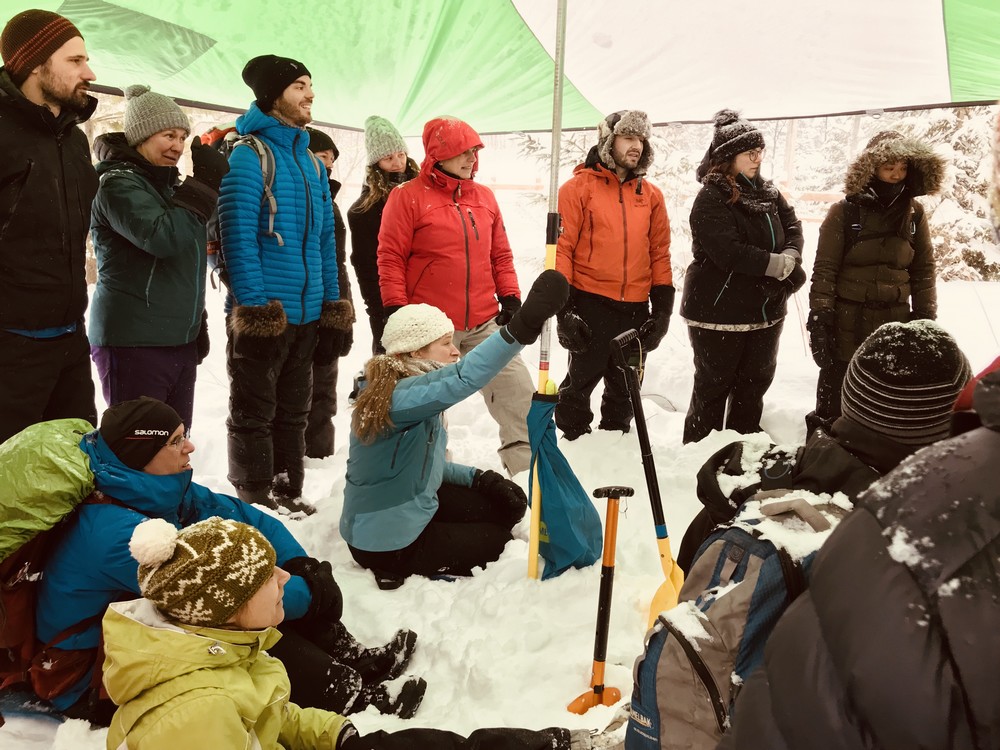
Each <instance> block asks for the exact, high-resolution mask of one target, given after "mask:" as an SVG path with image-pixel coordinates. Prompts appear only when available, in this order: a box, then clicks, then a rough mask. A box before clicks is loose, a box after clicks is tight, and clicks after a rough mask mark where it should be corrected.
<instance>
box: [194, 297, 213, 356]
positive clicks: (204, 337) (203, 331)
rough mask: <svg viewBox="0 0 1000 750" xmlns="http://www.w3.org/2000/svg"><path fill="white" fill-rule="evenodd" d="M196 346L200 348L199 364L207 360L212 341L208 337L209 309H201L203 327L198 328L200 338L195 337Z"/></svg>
mask: <svg viewBox="0 0 1000 750" xmlns="http://www.w3.org/2000/svg"><path fill="white" fill-rule="evenodd" d="M195 346H197V348H198V364H199V365H200V364H201V363H202V362H204V361H205V357H207V356H208V352H209V350H210V349H211V348H212V342H211V341H209V339H208V310H202V311H201V328H199V329H198V338H196V339H195Z"/></svg>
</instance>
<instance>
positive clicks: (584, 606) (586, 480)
mask: <svg viewBox="0 0 1000 750" xmlns="http://www.w3.org/2000/svg"><path fill="white" fill-rule="evenodd" d="M498 197H499V198H500V200H501V202H502V206H503V210H504V213H505V218H506V221H507V228H508V231H509V233H510V234H511V239H512V243H513V245H514V247H515V259H516V264H517V268H518V273H519V276H520V279H521V286H522V289H524V290H527V288H528V286H529V285H530V283H531V280H532V279H533V278H534V276H535V275H536V274H537V273H538V272H539V271H540V270H541V268H542V255H543V251H544V248H543V242H544V211H545V209H544V206H541V205H539V204H538V203H537V202H531V201H529V200H527V199H526V197H525V196H524V195H522V194H520V193H513V192H509V193H506V192H505V193H501V194H500V195H499V196H498ZM351 200H353V193H352V194H350V195H348V196H346V197H345V196H342V198H341V201H340V202H341V205H342V206H344V207H346V206H347V205H349V204H350V202H351ZM816 231H817V224H815V223H809V224H807V226H806V265H807V266H808V265H809V264H810V262H811V261H810V258H811V255H812V253H813V252H814V251H815V247H816ZM685 251H686V248H680V247H678V248H676V254H675V257H684V256H685V255H686V252H685ZM681 267H683V266H681ZM938 292H939V304H940V316H939V322H940V323H941V324H942V325H944V326H945V327H946V328H947V329H948V330H949V331H950V332H951V333H952V334H953V335H954V336H955V337H956V339H957V340H958V342H959V344H960V345H961V346H962V348H963V349H964V350H965V352H966V354H967V355H968V357H969V360H970V362H971V363H972V367H973V369H974V370H979V369H981V368H982V367H984V366H985V365H986V364H987V363H989V362H990V361H991V360H992V359H993V358H994V357H995V356H996V355H997V354H998V353H1000V339H998V334H997V327H998V326H1000V316H998V315H997V313H996V312H995V311H997V310H1000V285H996V284H983V283H971V282H953V283H949V284H939V287H938ZM208 307H209V321H210V323H211V327H212V352H211V354H210V355H209V357H208V358H207V359H206V361H205V363H204V364H203V365H202V367H201V368H200V371H199V375H198V388H197V397H196V402H195V415H196V416H195V420H194V425H193V434H192V439H193V440H194V442H195V444H196V446H197V452H196V453H195V454H194V456H193V460H192V464H193V465H194V467H195V479H196V481H199V482H201V483H203V484H206V485H208V486H209V487H211V488H213V489H216V490H219V491H223V492H232V488H231V487H230V485H229V483H228V482H227V480H226V431H225V419H226V415H227V398H228V383H227V379H226V368H225V351H224V349H225V347H224V341H225V333H224V329H223V314H222V295H221V294H219V293H216V292H213V291H212V290H211V289H210V290H209V295H208ZM807 311H808V300H807V295H806V289H803V290H802V291H800V292H799V294H798V295H797V296H796V298H795V300H794V301H793V302H791V304H790V306H789V315H788V318H787V319H786V325H785V330H784V333H783V338H782V342H781V350H780V355H779V365H778V373H777V377H776V379H775V382H774V384H773V386H772V387H771V390H770V392H769V393H768V396H767V399H766V401H765V408H764V418H763V427H764V429H765V430H766V431H767V433H768V434H769V436H770V439H771V440H772V441H774V442H776V443H779V444H788V443H795V442H801V441H802V440H803V439H804V436H805V427H804V422H803V416H804V415H805V414H806V412H808V411H809V410H810V409H811V408H812V406H813V400H814V390H815V382H816V372H817V370H816V367H815V365H814V364H813V362H812V359H811V357H810V355H809V353H808V346H807V340H806V334H805V328H804V322H805V316H806V314H807ZM359 317H361V318H362V320H359V322H358V324H357V326H356V327H355V336H356V341H355V346H354V349H353V351H352V352H351V354H350V355H349V356H348V357H347V358H345V359H344V360H341V364H340V387H339V389H338V397H339V401H340V407H341V408H340V413H339V414H338V416H337V418H336V428H337V443H336V444H337V452H336V454H335V455H334V456H332V457H330V458H328V459H324V460H313V459H307V462H306V467H307V472H306V486H305V495H306V496H307V497H308V498H309V499H310V500H312V501H314V502H315V504H316V505H317V507H318V508H319V511H318V512H317V513H316V514H315V515H314V516H312V517H310V518H307V519H305V520H300V521H290V522H288V523H289V525H290V527H291V528H292V529H293V531H294V533H295V534H296V536H297V537H298V538H299V539H300V540H301V541H302V543H303V544H304V546H305V547H306V549H307V550H308V551H309V552H310V553H311V554H313V555H315V556H316V557H320V558H326V559H329V560H331V561H332V562H333V566H334V573H335V575H336V576H337V580H338V581H339V583H340V585H341V587H342V589H343V591H344V597H345V601H346V604H345V610H344V621H345V622H346V623H347V625H348V626H349V628H350V629H351V630H352V631H353V632H354V633H355V634H356V635H357V636H358V637H359V638H360V639H361V640H362V641H365V642H367V643H369V644H376V643H382V642H384V641H385V640H387V639H388V638H389V637H390V636H391V635H392V633H393V632H394V631H395V630H396V628H398V627H408V628H411V629H413V630H415V631H416V632H417V633H418V634H419V641H418V646H417V650H416V653H415V655H414V657H413V660H412V662H411V665H410V671H411V672H412V673H414V674H419V675H422V676H423V677H424V678H426V680H427V682H428V689H427V695H426V698H425V700H424V703H423V705H422V706H421V708H420V710H419V712H418V713H417V715H416V717H415V718H413V719H412V720H410V721H408V722H404V721H400V720H398V719H396V718H392V717H384V716H381V715H379V714H378V713H376V712H375V710H374V709H368V710H367V711H365V712H364V713H362V714H359V715H356V716H354V717H353V720H354V722H355V723H356V725H357V726H358V728H359V729H360V730H361V731H362V732H367V731H371V730H375V729H386V730H393V729H400V728H404V727H414V726H422V727H439V728H445V729H450V730H454V731H457V732H463V733H465V732H469V731H470V730H472V729H474V728H476V727H480V726H524V727H529V728H542V727H547V726H567V727H592V728H596V727H603V726H604V725H605V724H606V723H607V722H608V721H609V720H610V718H611V717H612V714H613V709H612V708H603V707H600V708H595V709H592V710H591V711H590V712H589V713H587V714H586V715H584V716H576V715H574V714H571V713H569V712H568V711H567V710H566V705H567V704H568V703H569V702H570V701H571V700H572V699H573V698H575V697H576V696H578V695H579V694H580V693H582V692H584V691H586V690H587V689H588V688H589V683H590V668H591V664H592V660H593V648H594V625H595V621H596V613H597V592H598V585H599V580H600V565H595V566H592V567H590V568H588V569H586V570H571V571H569V572H567V573H565V574H564V575H562V576H560V577H559V578H556V579H554V580H551V581H546V582H544V583H542V582H540V581H533V580H528V579H527V577H526V569H527V549H528V546H527V522H526V521H524V522H522V525H521V526H520V527H519V528H518V529H517V530H516V531H517V538H516V539H515V540H514V541H513V542H511V543H510V544H509V545H508V546H507V549H506V550H505V552H504V555H503V557H502V558H501V559H500V560H499V561H498V562H497V563H495V564H493V565H491V566H489V567H488V568H487V569H486V570H483V571H479V572H478V573H477V575H475V576H473V577H472V578H470V579H467V580H458V581H455V582H451V583H449V582H442V581H428V580H422V579H417V578H414V579H410V580H408V581H407V582H406V583H405V584H404V585H403V586H402V587H401V588H400V589H398V590H396V591H381V590H379V589H378V588H377V587H376V585H375V582H374V579H373V578H372V576H371V574H370V573H368V572H367V571H365V570H363V569H361V568H359V567H358V566H357V565H356V564H355V563H354V562H353V560H352V559H351V556H350V554H349V552H348V550H347V548H346V546H345V544H344V543H343V541H342V540H341V538H340V534H339V532H338V520H339V517H340V509H341V502H342V494H343V485H344V466H345V463H346V459H347V448H346V446H347V440H346V436H347V433H348V429H349V428H348V423H349V413H350V410H349V408H348V406H347V403H346V396H347V393H348V392H349V390H350V383H351V378H352V376H353V375H354V373H356V372H358V371H359V370H360V369H361V367H362V364H363V362H364V361H365V359H366V354H367V353H368V352H370V335H369V333H368V326H367V320H366V319H364V317H363V314H361V313H359ZM553 348H554V350H555V351H554V353H553V364H552V373H553V376H554V378H555V379H556V380H559V379H560V378H561V377H562V375H563V374H564V373H565V370H566V367H565V365H566V356H565V353H563V352H562V351H561V350H559V348H558V346H557V345H555V338H554V336H553ZM524 358H525V362H526V363H527V364H528V366H529V368H530V369H532V370H533V371H534V369H535V367H537V361H538V348H537V345H536V346H533V347H529V348H528V349H527V350H526V352H525V357H524ZM95 380H96V374H95ZM691 381H692V364H691V351H690V346H689V344H688V339H687V333H686V330H685V327H684V326H683V325H682V324H681V322H680V321H679V320H678V319H676V318H675V320H674V322H673V325H672V326H671V330H670V333H669V335H668V337H667V338H666V339H665V340H664V343H663V345H662V346H661V347H660V348H659V350H657V351H656V352H655V353H653V354H652V355H651V356H650V358H649V362H648V366H647V371H646V377H645V383H644V389H643V390H644V392H647V393H649V394H657V395H659V396H662V397H663V398H649V399H645V400H644V409H645V412H646V419H647V424H648V427H649V432H650V435H651V440H652V443H653V454H654V459H655V462H656V467H657V472H658V476H659V483H660V488H661V492H662V496H663V504H664V509H665V514H666V520H667V525H668V527H669V530H670V534H671V538H672V539H673V540H674V545H675V550H676V546H677V545H679V543H680V538H681V536H682V534H683V532H684V529H685V528H686V527H687V524H688V522H689V521H690V519H691V518H692V517H693V516H694V514H695V513H696V512H697V511H698V509H699V503H698V500H697V498H696V496H695V473H696V471H697V470H698V468H699V467H700V466H701V465H702V463H703V462H704V460H705V459H706V458H707V457H708V456H710V455H711V454H712V453H713V452H714V451H716V450H717V449H718V448H720V447H721V446H723V445H724V444H726V443H728V442H730V441H732V440H734V439H737V437H738V436H737V435H736V434H735V433H732V432H728V431H727V432H723V433H713V434H712V435H710V436H709V437H708V438H706V439H705V440H703V441H702V442H700V443H698V444H695V445H687V446H683V445H681V432H682V424H683V418H684V412H685V410H686V408H687V403H688V399H689V396H690V392H691ZM599 395H600V390H599V389H598V392H597V393H596V394H595V409H596V407H597V402H598V400H599ZM668 405H672V408H665V407H667V406H668ZM448 419H449V434H450V447H451V450H452V452H453V454H454V458H455V460H457V461H460V462H462V463H466V464H472V465H475V466H479V467H482V468H492V469H496V470H500V463H499V460H498V459H497V456H496V453H495V450H496V447H497V442H498V440H497V435H496V426H495V424H494V423H493V422H492V420H491V419H490V417H489V415H488V414H487V412H486V409H485V408H484V406H483V404H482V402H481V400H479V399H478V397H473V398H471V399H469V400H468V401H466V402H465V403H463V404H460V405H459V406H457V407H455V408H454V409H452V410H451V411H450V412H449V417H448ZM756 439H758V440H762V439H764V437H763V436H758V438H756ZM560 445H561V447H562V450H563V452H564V454H565V455H566V456H567V458H568V459H569V461H570V463H571V465H572V466H573V468H574V470H575V471H576V473H577V476H578V477H579V479H580V481H581V482H582V484H583V486H584V487H585V488H587V489H588V491H591V490H593V489H595V488H597V487H600V486H603V485H609V484H618V485H620V484H624V485H628V486H631V487H633V488H635V490H636V494H635V497H633V498H631V499H630V500H628V501H627V503H626V502H624V501H623V508H624V510H623V512H622V516H621V518H620V519H619V526H618V545H617V557H616V569H615V583H614V599H613V606H612V612H611V628H610V643H609V645H608V651H607V673H606V680H605V682H606V684H607V685H611V686H614V687H617V688H619V689H620V690H621V691H622V694H623V701H627V700H628V696H629V694H630V693H631V685H632V666H633V662H634V660H635V658H636V656H637V655H639V654H640V653H641V651H642V645H643V635H644V632H645V625H646V618H647V613H648V607H649V604H650V600H651V597H652V595H653V593H654V592H655V591H656V589H657V588H658V586H659V585H660V583H661V582H662V574H661V572H660V565H659V562H658V553H657V547H656V540H655V535H654V532H653V522H652V515H651V512H650V507H649V501H648V495H647V493H646V484H645V480H644V477H643V472H642V464H641V461H640V454H639V446H638V440H637V438H636V436H635V434H634V431H633V433H630V434H627V435H622V434H620V433H606V432H598V431H595V432H594V434H592V435H586V436H584V437H582V438H580V439H579V440H577V441H575V442H572V443H569V442H561V443H560ZM518 479H519V480H521V482H522V483H523V484H524V485H525V486H526V485H527V475H526V474H524V475H521V476H519V477H518ZM598 510H599V511H600V513H601V516H602V518H603V516H604V506H603V502H602V503H600V504H599V505H598ZM293 679H294V676H293ZM104 737H105V732H104V731H103V730H94V731H91V730H90V729H89V727H87V726H86V725H84V724H83V723H82V722H78V721H70V722H67V723H65V724H62V725H58V724H57V723H56V722H55V721H53V720H51V719H39V718H35V717H24V716H11V717H8V723H7V726H6V727H4V728H0V745H2V746H3V747H4V748H5V749H6V750H28V749H30V750H36V749H38V748H47V747H56V748H64V749H67V750H68V749H70V748H71V749H72V750H88V749H89V748H95V749H96V748H102V747H103V746H104Z"/></svg>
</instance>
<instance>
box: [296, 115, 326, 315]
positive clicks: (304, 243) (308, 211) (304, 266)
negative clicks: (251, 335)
mask: <svg viewBox="0 0 1000 750" xmlns="http://www.w3.org/2000/svg"><path fill="white" fill-rule="evenodd" d="M302 132H304V131H300V132H298V133H296V134H295V139H294V140H293V141H292V160H293V161H294V162H295V166H297V167H298V168H299V173H300V174H301V175H302V183H303V184H304V185H305V186H306V225H305V229H304V230H303V232H302V271H303V273H304V274H305V281H304V283H303V284H302V297H301V300H302V312H301V314H300V316H299V323H300V324H302V323H304V322H305V320H306V291H307V290H308V289H309V263H308V260H307V253H306V247H307V245H308V242H309V227H310V226H312V190H310V188H309V177H308V176H307V175H306V171H305V170H304V169H303V168H302V165H301V164H300V163H299V159H298V157H297V156H296V155H295V147H296V146H297V145H298V143H299V138H300V137H301V135H302ZM320 250H321V252H322V248H321V249H320Z"/></svg>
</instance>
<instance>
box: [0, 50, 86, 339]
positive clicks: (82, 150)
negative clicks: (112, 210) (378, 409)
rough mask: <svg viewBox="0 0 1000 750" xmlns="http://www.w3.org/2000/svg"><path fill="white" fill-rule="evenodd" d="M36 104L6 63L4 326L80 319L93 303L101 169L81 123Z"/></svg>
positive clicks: (0, 222)
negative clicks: (93, 213) (89, 250)
mask: <svg viewBox="0 0 1000 750" xmlns="http://www.w3.org/2000/svg"><path fill="white" fill-rule="evenodd" d="M96 108H97V99H95V98H94V97H90V96H88V97H87V106H86V107H85V108H84V110H83V111H82V112H75V111H72V110H70V109H69V108H66V107H63V108H62V111H61V113H60V114H59V116H58V117H56V116H55V115H53V114H52V112H51V111H49V110H48V109H47V108H45V107H42V106H39V105H37V104H33V103H32V102H30V101H28V99H26V98H25V96H24V94H22V93H21V91H20V89H19V88H18V87H17V86H15V85H14V82H13V81H11V79H10V76H9V75H8V74H7V71H6V69H3V68H0V154H2V156H0V328H16V329H27V330H39V329H42V328H54V327H56V326H64V325H69V324H71V323H74V322H76V321H78V320H81V319H82V318H83V312H84V310H86V308H87V281H86V272H85V265H86V243H87V230H88V228H89V227H90V205H91V203H92V202H93V200H94V195H95V194H96V193H97V173H96V172H95V171H94V166H93V164H92V163H91V160H90V145H89V144H88V143H87V137H86V136H85V135H84V134H83V131H81V130H80V128H78V127H77V124H78V123H80V122H84V121H86V120H88V119H89V118H90V116H91V115H92V114H93V113H94V110H95V109H96Z"/></svg>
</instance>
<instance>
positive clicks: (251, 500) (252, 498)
mask: <svg viewBox="0 0 1000 750" xmlns="http://www.w3.org/2000/svg"><path fill="white" fill-rule="evenodd" d="M236 497H238V498H239V499H240V500H242V501H243V502H245V503H246V504H247V505H263V506H264V507H265V508H270V509H271V510H278V504H277V503H276V502H274V499H273V498H272V497H271V493H270V491H269V489H268V488H267V487H237V488H236Z"/></svg>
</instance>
